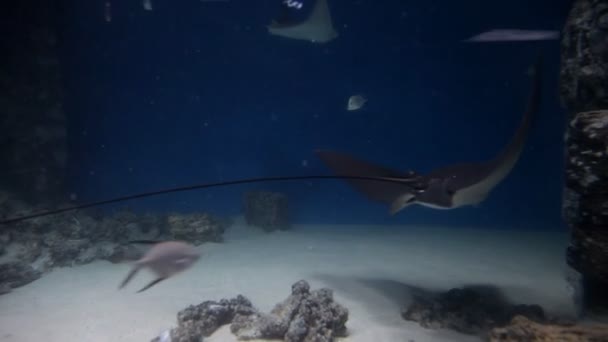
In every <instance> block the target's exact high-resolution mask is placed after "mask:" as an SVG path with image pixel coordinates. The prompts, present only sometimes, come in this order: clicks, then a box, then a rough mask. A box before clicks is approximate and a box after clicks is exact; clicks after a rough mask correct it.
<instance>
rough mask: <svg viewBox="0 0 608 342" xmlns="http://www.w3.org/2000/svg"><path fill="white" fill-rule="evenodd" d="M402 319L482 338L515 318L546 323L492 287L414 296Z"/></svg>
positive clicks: (539, 312) (536, 310)
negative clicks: (521, 317)
mask: <svg viewBox="0 0 608 342" xmlns="http://www.w3.org/2000/svg"><path fill="white" fill-rule="evenodd" d="M401 315H402V317H403V318H404V319H405V320H408V321H414V322H418V323H419V324H420V325H421V326H423V327H425V328H430V329H442V328H443V329H452V330H456V331H458V332H461V333H465V334H471V335H479V336H484V335H485V334H487V333H488V331H490V329H492V328H494V327H500V326H504V325H507V324H508V323H509V322H510V321H511V319H513V317H515V316H518V315H520V316H524V317H527V318H529V319H531V320H533V321H536V322H545V321H546V318H545V313H544V311H543V309H542V308H541V307H540V306H538V305H523V304H522V305H513V304H510V303H508V301H507V300H506V299H505V298H504V297H503V296H502V294H501V293H500V291H499V290H498V289H496V288H493V287H465V288H454V289H451V290H449V291H447V292H444V293H440V294H438V295H436V296H432V297H429V296H428V295H417V296H415V297H414V300H413V302H412V304H411V305H409V306H408V307H407V308H404V309H403V311H402V313H401Z"/></svg>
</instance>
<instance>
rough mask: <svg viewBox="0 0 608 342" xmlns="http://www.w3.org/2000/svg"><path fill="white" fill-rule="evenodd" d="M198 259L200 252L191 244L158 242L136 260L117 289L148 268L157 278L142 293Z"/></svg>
mask: <svg viewBox="0 0 608 342" xmlns="http://www.w3.org/2000/svg"><path fill="white" fill-rule="evenodd" d="M199 258H200V252H199V251H198V250H197V248H196V247H195V246H193V245H191V244H188V243H186V242H182V241H166V242H160V243H158V244H156V245H154V247H152V248H150V250H149V251H148V252H146V254H144V256H143V257H141V259H139V260H137V261H136V262H135V263H134V265H133V268H132V269H131V271H130V272H129V274H127V277H126V278H125V280H123V281H122V283H121V284H120V287H119V289H122V288H123V287H124V286H125V285H127V283H128V282H129V281H131V279H133V277H134V276H135V274H137V272H138V271H139V270H140V269H142V268H144V267H148V268H150V269H151V270H152V271H153V272H154V273H156V276H157V278H156V279H155V280H153V281H152V282H150V283H149V284H148V285H146V286H144V287H143V288H142V289H141V290H139V291H137V293H139V292H143V291H145V290H147V289H149V288H150V287H152V286H154V285H156V284H158V283H159V282H161V281H163V280H165V279H167V278H169V277H171V276H173V275H175V274H177V273H179V272H181V271H184V270H186V269H188V268H190V266H192V265H193V264H194V263H195V262H196V261H197V260H198V259H199Z"/></svg>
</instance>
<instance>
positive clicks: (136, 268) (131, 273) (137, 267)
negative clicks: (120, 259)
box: [118, 263, 142, 289]
mask: <svg viewBox="0 0 608 342" xmlns="http://www.w3.org/2000/svg"><path fill="white" fill-rule="evenodd" d="M141 268H142V264H140V263H136V264H135V265H134V266H133V268H131V271H129V274H127V277H126V278H125V279H124V280H123V281H122V283H120V286H119V287H118V289H122V288H123V287H125V286H126V285H127V284H128V283H129V282H130V281H131V279H133V277H135V275H136V274H137V272H139V270H140V269H141Z"/></svg>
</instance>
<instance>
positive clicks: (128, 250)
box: [100, 243, 144, 264]
mask: <svg viewBox="0 0 608 342" xmlns="http://www.w3.org/2000/svg"><path fill="white" fill-rule="evenodd" d="M101 248H102V250H101V253H100V254H101V256H100V258H101V259H102V260H107V261H109V262H111V263H113V264H117V263H121V262H126V261H136V260H139V259H140V258H141V257H142V256H143V255H144V252H143V251H142V250H141V249H139V248H137V247H135V246H133V245H117V244H111V243H108V245H107V246H103V247H101Z"/></svg>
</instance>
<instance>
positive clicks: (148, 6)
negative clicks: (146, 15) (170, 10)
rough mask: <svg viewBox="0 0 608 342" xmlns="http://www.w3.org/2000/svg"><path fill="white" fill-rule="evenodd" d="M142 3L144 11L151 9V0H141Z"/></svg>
mask: <svg viewBox="0 0 608 342" xmlns="http://www.w3.org/2000/svg"><path fill="white" fill-rule="evenodd" d="M142 5H143V6H144V9H145V10H146V11H151V10H152V9H153V8H152V0H143V2H142Z"/></svg>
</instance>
